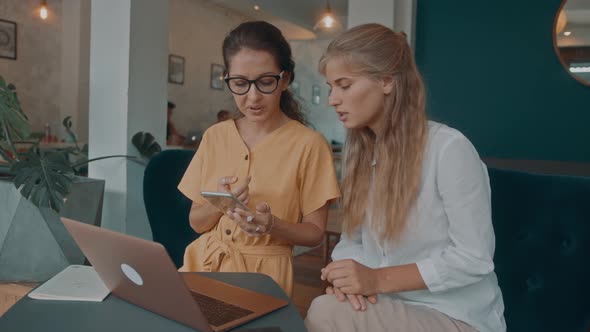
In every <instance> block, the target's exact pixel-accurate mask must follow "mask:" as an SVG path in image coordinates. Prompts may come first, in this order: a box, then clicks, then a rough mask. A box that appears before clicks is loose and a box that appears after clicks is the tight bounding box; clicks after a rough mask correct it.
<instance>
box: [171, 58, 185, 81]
mask: <svg viewBox="0 0 590 332" xmlns="http://www.w3.org/2000/svg"><path fill="white" fill-rule="evenodd" d="M168 82H170V83H174V84H184V57H182V56H180V55H174V54H170V55H169V56H168Z"/></svg>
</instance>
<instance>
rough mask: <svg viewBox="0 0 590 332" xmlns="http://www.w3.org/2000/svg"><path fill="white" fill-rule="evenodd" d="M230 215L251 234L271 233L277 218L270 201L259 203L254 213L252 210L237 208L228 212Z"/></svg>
mask: <svg viewBox="0 0 590 332" xmlns="http://www.w3.org/2000/svg"><path fill="white" fill-rule="evenodd" d="M228 217H229V218H230V219H232V220H233V221H235V222H237V223H238V226H240V228H241V229H242V230H243V231H244V232H246V233H247V234H248V235H251V236H260V235H264V234H268V233H270V230H271V229H272V226H273V225H274V218H275V217H274V216H273V215H272V213H271V211H270V206H269V205H268V203H258V204H257V205H256V212H255V213H254V214H253V213H252V212H251V211H245V210H242V209H240V208H236V209H235V211H234V212H231V211H230V212H228Z"/></svg>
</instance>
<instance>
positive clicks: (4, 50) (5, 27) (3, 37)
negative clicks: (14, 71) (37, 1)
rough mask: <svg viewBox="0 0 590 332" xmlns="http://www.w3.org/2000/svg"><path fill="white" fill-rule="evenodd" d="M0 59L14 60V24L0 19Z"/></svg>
mask: <svg viewBox="0 0 590 332" xmlns="http://www.w3.org/2000/svg"><path fill="white" fill-rule="evenodd" d="M0 58H6V59H13V60H16V22H11V21H6V20H2V19H0Z"/></svg>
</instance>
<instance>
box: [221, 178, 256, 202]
mask: <svg viewBox="0 0 590 332" xmlns="http://www.w3.org/2000/svg"><path fill="white" fill-rule="evenodd" d="M250 180H252V177H251V176H248V177H246V179H245V180H244V182H243V183H240V184H237V185H236V186H235V187H234V188H233V189H232V186H231V185H232V184H234V183H236V182H238V177H237V176H224V177H221V178H219V181H217V191H219V192H226V193H231V194H232V195H234V196H236V197H237V198H238V199H239V200H240V202H242V203H244V205H248V202H249V201H250V195H249V191H250V187H248V185H249V184H250Z"/></svg>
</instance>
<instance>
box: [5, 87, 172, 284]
mask: <svg viewBox="0 0 590 332" xmlns="http://www.w3.org/2000/svg"><path fill="white" fill-rule="evenodd" d="M63 125H64V126H65V128H66V132H67V133H68V135H69V138H70V140H71V141H72V142H73V144H72V146H70V147H67V148H63V149H55V150H50V151H42V149H41V148H40V140H41V138H42V137H43V135H42V134H34V133H32V131H31V126H30V123H29V121H28V119H27V117H26V115H25V113H24V112H23V110H22V108H21V105H20V102H19V100H18V96H17V93H16V88H15V87H14V85H12V84H7V83H6V81H5V80H4V79H3V78H2V77H1V76H0V197H1V198H0V282H2V281H28V282H37V281H44V280H46V279H48V278H50V277H51V276H53V275H55V273H57V272H59V271H60V270H62V269H63V268H65V267H66V266H67V265H70V264H82V263H83V262H84V256H83V254H82V252H81V251H80V250H79V248H78V247H77V245H76V244H75V242H74V241H73V239H72V238H71V236H70V235H69V233H68V232H67V231H66V229H65V228H64V226H63V224H62V223H61V221H60V219H59V217H60V216H64V217H69V218H72V219H76V220H80V221H83V222H86V223H90V224H95V225H97V224H99V221H100V216H101V212H102V197H103V193H104V180H97V179H88V178H86V177H82V176H80V173H81V170H82V168H83V167H85V166H86V165H87V164H88V163H89V162H93V161H97V160H101V159H107V158H121V157H123V158H128V159H131V160H134V161H137V162H141V163H145V161H146V160H147V159H149V158H150V157H151V156H153V155H154V154H156V153H158V152H159V151H160V150H161V148H160V146H159V145H158V143H156V142H155V141H154V137H153V136H152V135H151V134H149V133H143V132H140V133H137V134H136V135H134V136H133V139H132V143H133V145H134V146H135V147H136V148H137V149H138V151H139V154H140V156H126V155H118V156H105V157H100V158H95V159H91V160H89V159H88V158H87V146H84V147H80V146H79V145H78V142H77V139H76V136H75V134H74V133H73V132H72V130H71V126H72V123H71V120H70V118H69V117H67V118H66V119H64V121H63ZM25 140H26V141H27V142H28V143H29V147H28V148H24V149H23V148H19V144H18V142H22V141H25Z"/></svg>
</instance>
